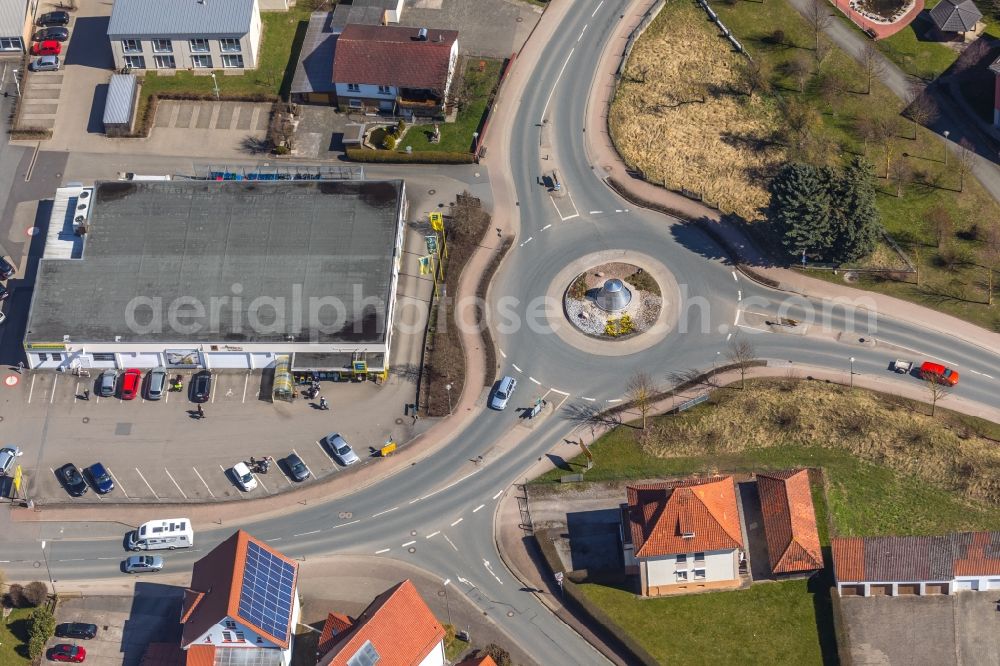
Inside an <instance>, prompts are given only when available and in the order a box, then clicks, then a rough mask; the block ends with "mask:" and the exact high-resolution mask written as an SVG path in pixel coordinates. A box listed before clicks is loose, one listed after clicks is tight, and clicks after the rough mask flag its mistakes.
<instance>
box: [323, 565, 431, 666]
mask: <svg viewBox="0 0 1000 666" xmlns="http://www.w3.org/2000/svg"><path fill="white" fill-rule="evenodd" d="M444 636H445V631H444V627H442V626H441V623H440V622H438V621H437V618H435V617H434V614H433V613H432V612H431V609H430V608H428V607H427V604H426V603H424V600H423V598H421V596H420V593H419V592H417V588H416V587H414V585H413V583H412V582H410V581H409V580H404V581H403V582H402V583H399V584H398V585H395V586H393V587H391V588H389V589H388V590H386V591H385V592H383V593H382V594H380V595H379V596H377V597H375V600H374V601H372V603H371V604H370V605H369V606H368V608H366V609H365V610H364V611H363V612H362V613H361V615H359V616H358V617H357V618H355V619H353V620H352V619H351V618H349V617H347V616H346V615H341V614H339V613H330V615H329V617H327V620H326V623H325V624H324V626H323V633H322V634H321V635H320V639H319V645H318V650H317V655H316V657H317V660H318V664H319V665H320V666H373V665H374V664H379V666H382V665H385V666H417V665H418V664H419V666H444V664H445V663H447V662H446V660H445V652H444Z"/></svg>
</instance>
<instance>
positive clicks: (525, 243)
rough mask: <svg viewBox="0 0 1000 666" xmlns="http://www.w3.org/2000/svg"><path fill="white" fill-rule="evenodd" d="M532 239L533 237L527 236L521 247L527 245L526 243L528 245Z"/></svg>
mask: <svg viewBox="0 0 1000 666" xmlns="http://www.w3.org/2000/svg"><path fill="white" fill-rule="evenodd" d="M533 238H534V236H528V240H526V241H524V242H523V243H521V247H524V246H525V245H527V244H528V243H530V242H531V240H532V239H533Z"/></svg>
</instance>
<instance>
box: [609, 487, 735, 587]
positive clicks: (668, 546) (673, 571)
mask: <svg viewBox="0 0 1000 666" xmlns="http://www.w3.org/2000/svg"><path fill="white" fill-rule="evenodd" d="M627 495H628V503H627V504H623V505H622V518H623V520H622V528H623V529H622V537H623V538H622V541H623V543H624V551H625V569H626V572H630V573H638V574H639V577H640V581H641V583H640V587H641V593H642V595H643V596H653V597H655V596H660V595H666V594H679V593H686V592H698V591H702V590H707V589H725V588H735V587H739V586H740V584H741V577H740V563H741V561H742V559H743V544H744V539H743V529H742V527H741V523H740V514H739V507H738V506H737V503H736V487H735V484H734V483H733V478H732V477H731V476H724V477H716V478H711V479H702V480H690V481H676V482H664V483H651V484H644V485H635V486H628V487H627Z"/></svg>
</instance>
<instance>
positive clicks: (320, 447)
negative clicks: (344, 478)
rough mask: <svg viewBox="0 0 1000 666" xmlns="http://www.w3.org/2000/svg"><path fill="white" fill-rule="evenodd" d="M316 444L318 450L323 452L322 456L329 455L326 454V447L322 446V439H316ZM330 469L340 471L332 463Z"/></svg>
mask: <svg viewBox="0 0 1000 666" xmlns="http://www.w3.org/2000/svg"><path fill="white" fill-rule="evenodd" d="M316 446H318V447H319V450H320V451H322V452H323V456H324V457H329V456H328V455H327V453H326V449H324V448H323V440H320V439H318V440H316ZM330 469H332V470H333V471H334V472H339V471H340V468H339V467H337V466H336V465H332V466H331V467H330Z"/></svg>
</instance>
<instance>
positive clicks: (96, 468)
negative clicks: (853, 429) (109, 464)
mask: <svg viewBox="0 0 1000 666" xmlns="http://www.w3.org/2000/svg"><path fill="white" fill-rule="evenodd" d="M86 472H87V476H88V477H90V485H92V486H94V490H96V491H97V492H99V493H100V494H102V495H104V494H105V493H110V492H111V491H112V490H114V489H115V482H114V480H113V479H112V478H111V475H110V474H108V470H107V469H105V467H104V465H102V464H101V463H94V464H93V465H91V466H90V467H88V468H87V470H86Z"/></svg>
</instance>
